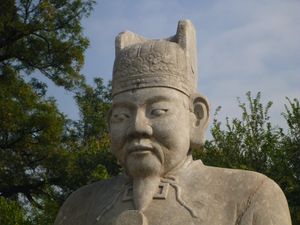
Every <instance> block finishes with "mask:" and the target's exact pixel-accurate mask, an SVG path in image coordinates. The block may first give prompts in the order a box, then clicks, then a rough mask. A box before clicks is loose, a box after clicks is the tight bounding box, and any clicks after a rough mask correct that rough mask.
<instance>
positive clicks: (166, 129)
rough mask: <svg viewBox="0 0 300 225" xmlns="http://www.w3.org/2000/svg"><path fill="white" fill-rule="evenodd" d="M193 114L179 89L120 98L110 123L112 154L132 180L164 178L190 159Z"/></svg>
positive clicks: (142, 91)
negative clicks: (188, 155) (158, 176)
mask: <svg viewBox="0 0 300 225" xmlns="http://www.w3.org/2000/svg"><path fill="white" fill-rule="evenodd" d="M191 114H192V113H191V112H190V111H189V99H188V97H187V96H186V95H184V94H183V93H181V92H179V91H176V90H175V89H171V88H163V87H154V88H142V89H136V90H134V91H127V92H123V93H121V94H118V95H116V96H115V97H114V99H113V106H112V110H111V114H110V121H109V124H110V136H111V141H112V151H113V153H114V154H115V155H116V157H117V158H118V160H119V162H120V163H121V165H122V166H123V167H124V168H125V170H126V171H127V173H128V174H129V175H130V176H132V177H138V176H140V177H142V176H151V175H163V174H165V173H167V172H169V171H170V170H172V169H173V168H174V167H176V166H177V165H180V163H182V162H183V161H184V160H185V159H186V158H187V153H188V150H189V147H190V121H191V120H190V118H191Z"/></svg>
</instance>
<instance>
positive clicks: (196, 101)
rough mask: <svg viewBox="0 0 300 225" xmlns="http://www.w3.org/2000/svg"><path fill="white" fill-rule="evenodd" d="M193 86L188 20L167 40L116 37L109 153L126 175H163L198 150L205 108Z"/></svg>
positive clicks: (129, 35) (192, 33)
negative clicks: (196, 148) (110, 149)
mask: <svg viewBox="0 0 300 225" xmlns="http://www.w3.org/2000/svg"><path fill="white" fill-rule="evenodd" d="M196 86H197V54H196V37H195V29H194V27H193V25H192V23H191V22H190V21H188V20H182V21H179V23H178V28H177V33H176V35H174V36H172V37H170V38H167V39H160V40H149V39H146V38H144V37H141V36H139V35H137V34H134V33H131V32H123V33H120V34H119V35H118V36H117V38H116V59H115V63H114V70H113V80H112V95H113V104H112V110H111V113H110V117H109V127H110V136H111V141H112V152H113V153H114V154H115V155H116V157H117V158H118V160H119V162H120V163H121V165H122V166H123V167H124V168H125V170H126V171H127V173H128V174H129V175H130V176H133V177H139V176H151V175H158V176H163V175H164V174H166V173H169V172H170V171H172V170H174V168H178V167H180V165H181V164H182V163H183V162H184V161H185V160H186V159H187V158H188V156H189V155H190V154H191V148H194V147H199V146H201V145H203V143H204V132H205V129H206V127H207V125H208V120H209V104H208V101H207V99H206V98H205V97H204V96H202V95H201V94H199V93H197V91H196Z"/></svg>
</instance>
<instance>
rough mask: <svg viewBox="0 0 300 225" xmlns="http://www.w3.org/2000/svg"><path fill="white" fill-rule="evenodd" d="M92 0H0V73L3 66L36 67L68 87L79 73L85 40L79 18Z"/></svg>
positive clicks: (25, 69)
mask: <svg viewBox="0 0 300 225" xmlns="http://www.w3.org/2000/svg"><path fill="white" fill-rule="evenodd" d="M93 4H94V0H19V1H14V0H2V1H0V75H3V74H4V73H5V71H7V69H10V70H12V71H15V72H19V73H20V72H22V73H26V74H31V73H32V72H33V71H35V70H38V71H40V72H41V73H42V74H43V75H45V76H46V77H48V78H49V79H51V80H52V81H53V82H54V83H55V84H56V85H59V86H64V87H65V88H67V89H72V88H74V87H76V85H78V84H80V83H81V81H82V80H83V76H82V75H81V74H80V68H81V67H82V65H83V63H84V55H83V53H84V51H85V49H86V48H87V47H88V44H89V42H88V40H87V38H85V37H84V36H83V34H82V27H81V24H80V20H81V18H82V17H84V16H88V15H89V13H90V11H91V10H92V6H93Z"/></svg>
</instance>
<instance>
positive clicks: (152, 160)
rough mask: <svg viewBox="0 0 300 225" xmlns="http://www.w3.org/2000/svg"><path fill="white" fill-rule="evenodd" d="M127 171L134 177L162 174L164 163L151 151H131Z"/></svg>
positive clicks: (127, 161) (127, 160)
mask: <svg viewBox="0 0 300 225" xmlns="http://www.w3.org/2000/svg"><path fill="white" fill-rule="evenodd" d="M126 171H127V173H128V175H129V176H131V177H133V178H135V177H140V178H142V177H149V176H160V175H161V173H162V165H161V162H160V161H159V159H158V158H157V157H156V156H155V155H154V154H152V153H151V152H147V153H131V154H129V155H128V156H127V159H126Z"/></svg>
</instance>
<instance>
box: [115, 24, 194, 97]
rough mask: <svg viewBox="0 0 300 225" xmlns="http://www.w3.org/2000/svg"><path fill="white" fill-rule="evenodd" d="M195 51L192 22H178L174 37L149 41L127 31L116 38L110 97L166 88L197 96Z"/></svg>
mask: <svg viewBox="0 0 300 225" xmlns="http://www.w3.org/2000/svg"><path fill="white" fill-rule="evenodd" d="M196 85H197V48H196V34H195V28H194V26H193V24H192V23H191V21H189V20H181V21H179V22H178V28H177V33H176V35H175V36H172V37H170V38H167V39H160V40H149V39H146V38H144V37H142V36H139V35H137V34H134V33H132V32H129V31H126V32H122V33H120V34H119V35H118V36H117V37H116V59H115V63H114V69H113V80H112V95H113V96H115V95H117V94H119V93H121V92H124V91H128V90H132V89H137V88H146V87H169V88H174V89H176V90H178V91H181V92H183V93H184V94H186V95H187V96H190V95H191V94H193V93H195V92H196Z"/></svg>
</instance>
